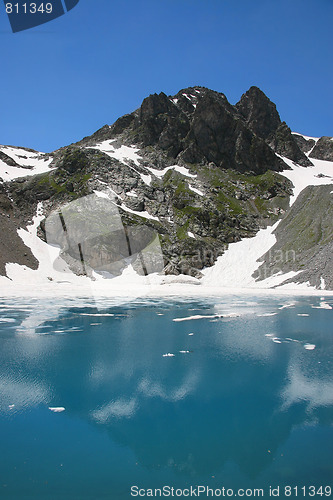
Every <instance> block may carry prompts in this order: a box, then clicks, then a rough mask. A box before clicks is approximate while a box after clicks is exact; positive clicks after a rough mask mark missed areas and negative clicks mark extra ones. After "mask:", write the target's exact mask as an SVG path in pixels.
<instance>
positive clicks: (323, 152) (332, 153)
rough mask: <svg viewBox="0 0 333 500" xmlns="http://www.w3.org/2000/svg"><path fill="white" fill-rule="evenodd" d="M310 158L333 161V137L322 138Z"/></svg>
mask: <svg viewBox="0 0 333 500" xmlns="http://www.w3.org/2000/svg"><path fill="white" fill-rule="evenodd" d="M310 158H317V159H318V160H327V161H333V137H321V138H320V139H319V140H318V141H317V143H316V145H315V147H314V148H313V150H312V151H311V153H310Z"/></svg>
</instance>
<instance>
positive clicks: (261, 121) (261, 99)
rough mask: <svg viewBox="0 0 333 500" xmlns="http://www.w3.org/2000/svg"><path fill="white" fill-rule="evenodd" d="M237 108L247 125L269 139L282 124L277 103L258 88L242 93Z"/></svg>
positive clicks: (257, 133)
mask: <svg viewBox="0 0 333 500" xmlns="http://www.w3.org/2000/svg"><path fill="white" fill-rule="evenodd" d="M236 109H237V110H238V112H239V113H240V114H241V116H242V117H243V118H244V119H245V122H246V124H247V126H248V127H249V128H250V129H251V130H252V131H253V132H254V133H255V134H256V135H258V136H259V137H262V138H263V139H265V140H267V139H268V138H270V137H271V136H272V135H274V134H275V132H276V130H277V129H278V128H279V126H280V125H281V119H280V115H279V113H278V112H277V109H276V106H275V104H274V103H273V102H272V101H270V100H269V99H268V97H267V96H266V95H265V94H264V93H263V92H262V91H261V90H260V89H259V88H258V87H251V88H250V89H249V90H248V91H247V92H245V94H243V95H242V97H241V99H240V101H239V102H238V103H237V104H236Z"/></svg>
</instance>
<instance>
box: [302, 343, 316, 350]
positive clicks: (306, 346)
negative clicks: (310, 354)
mask: <svg viewBox="0 0 333 500" xmlns="http://www.w3.org/2000/svg"><path fill="white" fill-rule="evenodd" d="M315 348H316V346H315V344H305V345H304V349H306V350H307V351H313V350H314V349H315Z"/></svg>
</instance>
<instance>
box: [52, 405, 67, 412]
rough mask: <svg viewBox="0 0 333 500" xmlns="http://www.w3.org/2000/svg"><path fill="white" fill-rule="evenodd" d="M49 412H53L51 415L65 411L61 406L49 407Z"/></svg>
mask: <svg viewBox="0 0 333 500" xmlns="http://www.w3.org/2000/svg"><path fill="white" fill-rule="evenodd" d="M49 410H51V411H53V413H61V412H63V411H65V408H64V407H63V406H49Z"/></svg>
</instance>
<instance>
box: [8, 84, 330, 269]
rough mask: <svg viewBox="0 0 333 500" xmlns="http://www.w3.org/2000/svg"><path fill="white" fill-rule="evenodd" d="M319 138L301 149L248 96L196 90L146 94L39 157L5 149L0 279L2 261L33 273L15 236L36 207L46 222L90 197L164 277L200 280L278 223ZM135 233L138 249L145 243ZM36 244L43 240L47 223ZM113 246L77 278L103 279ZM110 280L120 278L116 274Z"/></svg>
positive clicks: (258, 96)
mask: <svg viewBox="0 0 333 500" xmlns="http://www.w3.org/2000/svg"><path fill="white" fill-rule="evenodd" d="M326 139H328V138H323V139H322V140H320V141H319V142H318V143H317V146H316V145H315V142H316V141H315V142H314V143H313V144H312V146H311V147H310V145H309V144H308V139H306V138H304V137H303V136H301V135H299V134H292V132H291V131H290V129H289V127H288V126H287V125H286V123H285V122H282V121H281V119H280V116H279V114H278V111H277V109H276V106H275V104H274V103H272V102H271V101H270V100H269V99H268V97H267V96H266V95H265V94H264V93H263V92H262V91H261V90H260V89H258V88H257V87H251V88H250V89H249V90H248V91H247V92H246V93H245V94H244V95H243V96H242V97H241V99H240V101H239V102H238V103H237V104H236V105H231V104H230V103H229V102H228V100H227V98H226V96H225V95H224V94H222V93H219V92H215V91H213V90H210V89H207V88H204V87H199V86H198V87H189V88H186V89H183V90H180V91H179V92H178V93H177V94H176V95H174V96H167V95H166V94H164V93H163V92H162V93H160V94H152V95H150V96H148V97H147V98H145V99H144V100H143V102H142V105H141V106H140V108H139V109H137V110H136V111H134V112H133V113H130V114H127V115H124V116H122V117H121V118H119V119H118V120H117V121H116V122H115V123H114V124H113V125H111V126H110V125H105V126H103V127H102V128H101V129H99V130H98V131H97V132H95V133H94V134H92V135H91V136H89V137H85V138H84V139H82V140H81V141H79V142H78V143H76V144H72V145H70V146H66V147H63V148H60V149H59V150H57V151H54V152H53V153H50V154H47V155H45V154H41V153H38V152H34V151H33V150H22V149H21V150H19V149H18V148H16V149H15V148H10V147H6V146H3V147H1V148H0V155H1V156H0V162H1V163H0V165H1V166H2V167H1V168H2V170H1V172H3V173H2V174H1V173H0V175H2V177H3V180H4V181H7V182H5V183H3V184H2V186H1V193H0V203H1V207H2V210H3V214H2V215H1V224H2V228H3V230H4V231H6V232H7V233H8V234H9V227H8V224H10V227H11V229H10V231H11V233H10V234H11V237H10V240H11V241H10V242H7V246H6V249H3V250H2V267H1V265H0V273H2V274H4V273H5V264H6V262H8V261H11V259H12V261H15V262H18V263H20V264H23V263H24V264H25V265H27V266H30V267H33V266H36V262H35V260H34V256H33V255H32V254H31V252H30V249H27V248H26V249H25V251H23V250H24V248H23V250H22V249H21V250H20V251H19V250H18V249H19V248H21V247H19V246H18V245H17V241H18V239H19V237H18V236H17V237H13V234H14V232H15V231H14V232H13V229H14V228H15V227H18V226H22V225H23V226H24V225H26V224H27V223H28V222H29V220H31V218H32V216H33V215H34V214H35V213H36V210H37V205H38V207H39V208H40V207H42V210H43V214H44V217H45V218H47V217H48V216H49V215H50V214H52V213H53V212H54V211H57V210H58V212H59V210H60V211H61V210H62V207H64V206H67V205H68V204H69V203H71V202H73V201H74V200H78V199H80V198H82V197H84V196H87V195H91V194H93V193H95V194H97V195H99V196H102V197H103V196H104V197H109V199H110V200H112V203H114V204H115V206H117V209H118V210H119V213H120V215H121V218H122V222H123V224H124V227H125V231H127V233H126V234H131V235H133V234H135V235H136V238H138V234H139V233H140V231H139V230H137V229H136V230H134V229H133V228H134V226H135V227H136V228H139V227H143V226H144V227H145V228H148V229H149V230H150V231H153V232H155V233H157V234H158V235H159V240H160V244H161V247H162V252H163V258H164V272H165V273H167V274H187V275H190V276H192V277H195V278H199V279H200V277H201V276H202V272H203V270H204V269H205V268H207V266H212V265H214V263H215V262H216V259H217V257H218V256H219V255H223V254H224V253H225V250H226V249H227V247H228V245H229V244H230V243H232V242H237V241H240V240H242V239H243V238H249V237H253V236H255V235H256V234H257V232H258V231H259V230H260V228H265V227H267V226H270V225H272V224H273V223H274V222H276V221H277V220H278V219H279V218H281V217H283V216H284V214H285V213H286V212H287V211H288V207H289V198H290V196H291V195H292V193H293V184H292V182H291V179H293V177H292V171H293V168H294V165H296V164H297V165H298V166H299V168H302V169H304V171H309V172H310V170H311V169H313V168H314V163H313V162H315V161H317V160H315V159H313V158H316V152H315V151H316V148H317V150H318V154H320V156H321V157H325V158H326V155H330V154H331V153H330V149H329V147H330V145H331V143H329V142H327V140H326ZM304 141H305V142H304ZM327 144H328V145H327ZM22 151H23V154H22ZM24 151H25V153H24ZM309 153H310V154H309ZM313 155H315V156H313ZM309 156H310V158H309ZM24 158H25V159H24ZM22 159H24V160H22ZM288 171H291V174H290V175H289V174H286V173H287V172H288ZM282 173H283V175H282ZM288 177H289V178H288ZM59 213H60V212H59ZM8 216H9V217H8ZM72 216H73V215H72ZM73 227H74V226H73ZM126 228H127V229H126ZM133 231H134V232H133ZM145 231H146V230H143V229H142V231H141V234H146V236H145V237H142V238H141V239H142V241H143V240H145V241H146V239H147V238H148V239H149V234H152V233H146V232H145ZM38 234H39V237H40V238H42V239H43V238H44V239H45V237H46V233H45V221H44V222H43V221H42V222H41V224H40V227H39V230H38ZM147 235H148V236H147ZM145 238H146V239H145ZM147 241H148V240H147ZM114 242H115V235H113V239H112V238H104V239H103V241H102V242H101V241H100V242H99V244H98V245H97V246H96V245H95V246H94V245H93V244H91V245H86V247H85V257H84V258H85V269H91V270H97V271H99V272H106V271H108V272H110V262H109V261H110V258H111V257H110V256H111V255H113V257H112V258H111V260H112V259H115V258H116V257H115V256H114V252H113V250H114V249H112V245H114V244H115V243H114ZM20 244H22V241H21V240H20ZM14 247H15V249H16V250H17V252H18V253H19V255H18V256H16V254H15V253H14V252H12V251H11V249H12V248H14ZM61 251H62V253H61V256H62V258H63V259H64V260H65V261H66V262H67V263H68V265H69V266H70V267H71V268H72V270H73V271H75V272H78V271H77V269H78V266H76V265H75V261H76V260H80V256H79V255H78V254H77V253H75V252H73V251H72V250H71V248H70V247H68V246H67V247H66V246H64V247H62V249H61ZM17 252H16V253H17ZM263 253H264V252H263ZM102 254H103V256H104V257H103V259H104V260H103V259H102V260H100V255H102ZM81 260H82V255H81ZM97 262H99V264H98V265H97V264H96V263H97ZM105 262H109V264H108V265H106V264H105ZM302 262H303V261H302ZM303 265H304V263H303ZM96 266H97V267H96ZM112 269H113V271H112V275H114V273H116V274H121V273H122V272H123V270H124V267H122V265H119V266H118V267H117V266H113V267H112ZM316 279H317V278H316Z"/></svg>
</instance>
